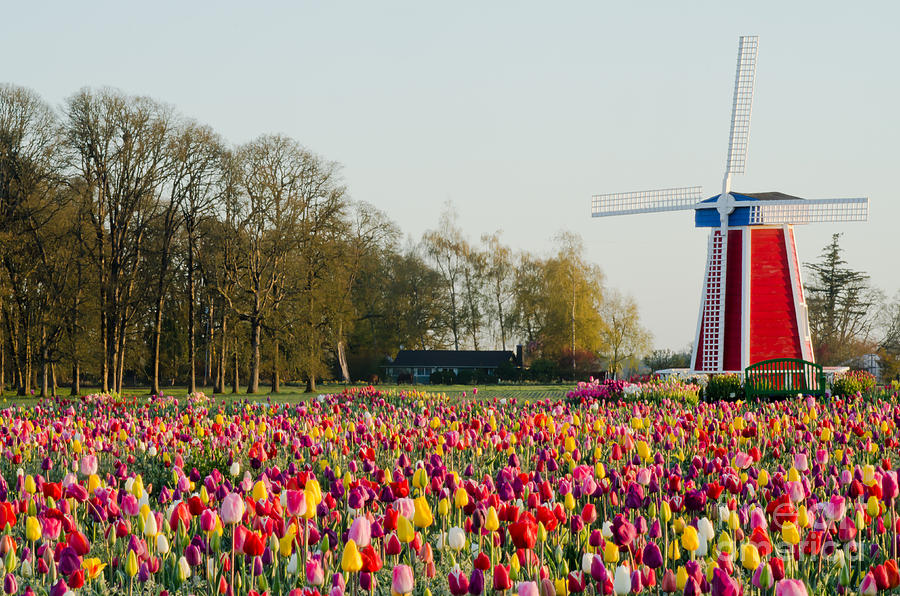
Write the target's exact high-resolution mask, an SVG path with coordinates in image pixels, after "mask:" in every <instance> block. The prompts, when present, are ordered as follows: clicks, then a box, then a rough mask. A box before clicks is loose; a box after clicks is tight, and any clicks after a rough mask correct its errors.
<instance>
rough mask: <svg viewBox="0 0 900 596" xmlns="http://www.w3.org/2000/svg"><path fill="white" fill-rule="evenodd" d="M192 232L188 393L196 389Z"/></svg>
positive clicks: (189, 280)
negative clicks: (189, 374) (189, 375)
mask: <svg viewBox="0 0 900 596" xmlns="http://www.w3.org/2000/svg"><path fill="white" fill-rule="evenodd" d="M191 236H192V234H191V233H190V232H189V233H188V300H189V302H188V346H189V348H188V352H189V353H188V357H189V359H190V362H191V381H190V386H189V393H194V392H195V391H197V338H196V337H195V331H194V317H195V316H196V315H195V313H194V302H195V301H196V295H195V289H194V242H193V239H192V238H191Z"/></svg>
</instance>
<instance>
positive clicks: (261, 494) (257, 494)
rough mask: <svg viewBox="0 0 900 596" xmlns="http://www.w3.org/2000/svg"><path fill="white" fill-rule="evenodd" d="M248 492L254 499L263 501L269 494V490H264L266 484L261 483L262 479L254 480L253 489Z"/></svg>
mask: <svg viewBox="0 0 900 596" xmlns="http://www.w3.org/2000/svg"><path fill="white" fill-rule="evenodd" d="M250 494H251V495H252V496H253V500H255V501H265V500H266V497H268V496H269V492H268V491H267V490H266V485H265V484H263V482H262V480H257V481H256V484H254V485H253V491H252V492H251V493H250Z"/></svg>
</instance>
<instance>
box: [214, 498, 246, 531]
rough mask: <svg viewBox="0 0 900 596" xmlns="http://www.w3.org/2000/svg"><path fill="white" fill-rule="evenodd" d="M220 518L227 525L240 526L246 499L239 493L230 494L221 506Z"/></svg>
mask: <svg viewBox="0 0 900 596" xmlns="http://www.w3.org/2000/svg"><path fill="white" fill-rule="evenodd" d="M219 516H220V517H221V518H222V521H223V522H224V523H226V524H239V523H241V519H242V518H243V517H244V499H242V498H241V495H239V494H237V493H228V494H227V495H225V498H224V499H222V504H221V505H219Z"/></svg>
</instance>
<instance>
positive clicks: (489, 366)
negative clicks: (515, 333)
mask: <svg viewBox="0 0 900 596" xmlns="http://www.w3.org/2000/svg"><path fill="white" fill-rule="evenodd" d="M516 351H517V352H518V354H521V346H520V347H517V349H516ZM504 364H512V365H513V366H521V365H522V363H521V356H520V355H519V356H517V354H515V353H513V352H511V351H509V350H400V352H399V353H398V354H397V357H396V358H395V359H394V361H393V362H390V363H388V364H386V365H384V373H385V376H386V377H388V378H391V379H395V380H398V381H400V380H404V379H405V380H408V381H412V382H414V383H429V382H430V381H431V375H432V373H436V372H441V371H453V373H454V374H455V375H459V374H460V372H464V371H469V372H473V373H474V372H476V371H478V372H479V373H484V374H486V375H487V376H490V377H493V376H495V375H496V372H497V368H498V367H499V366H501V365H504Z"/></svg>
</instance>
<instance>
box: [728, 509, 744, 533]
mask: <svg viewBox="0 0 900 596" xmlns="http://www.w3.org/2000/svg"><path fill="white" fill-rule="evenodd" d="M740 527H741V520H740V518H738V515H737V511H732V512H731V513H730V514H729V515H728V529H729V530H731V531H734V530H737V529H738V528H740Z"/></svg>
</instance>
